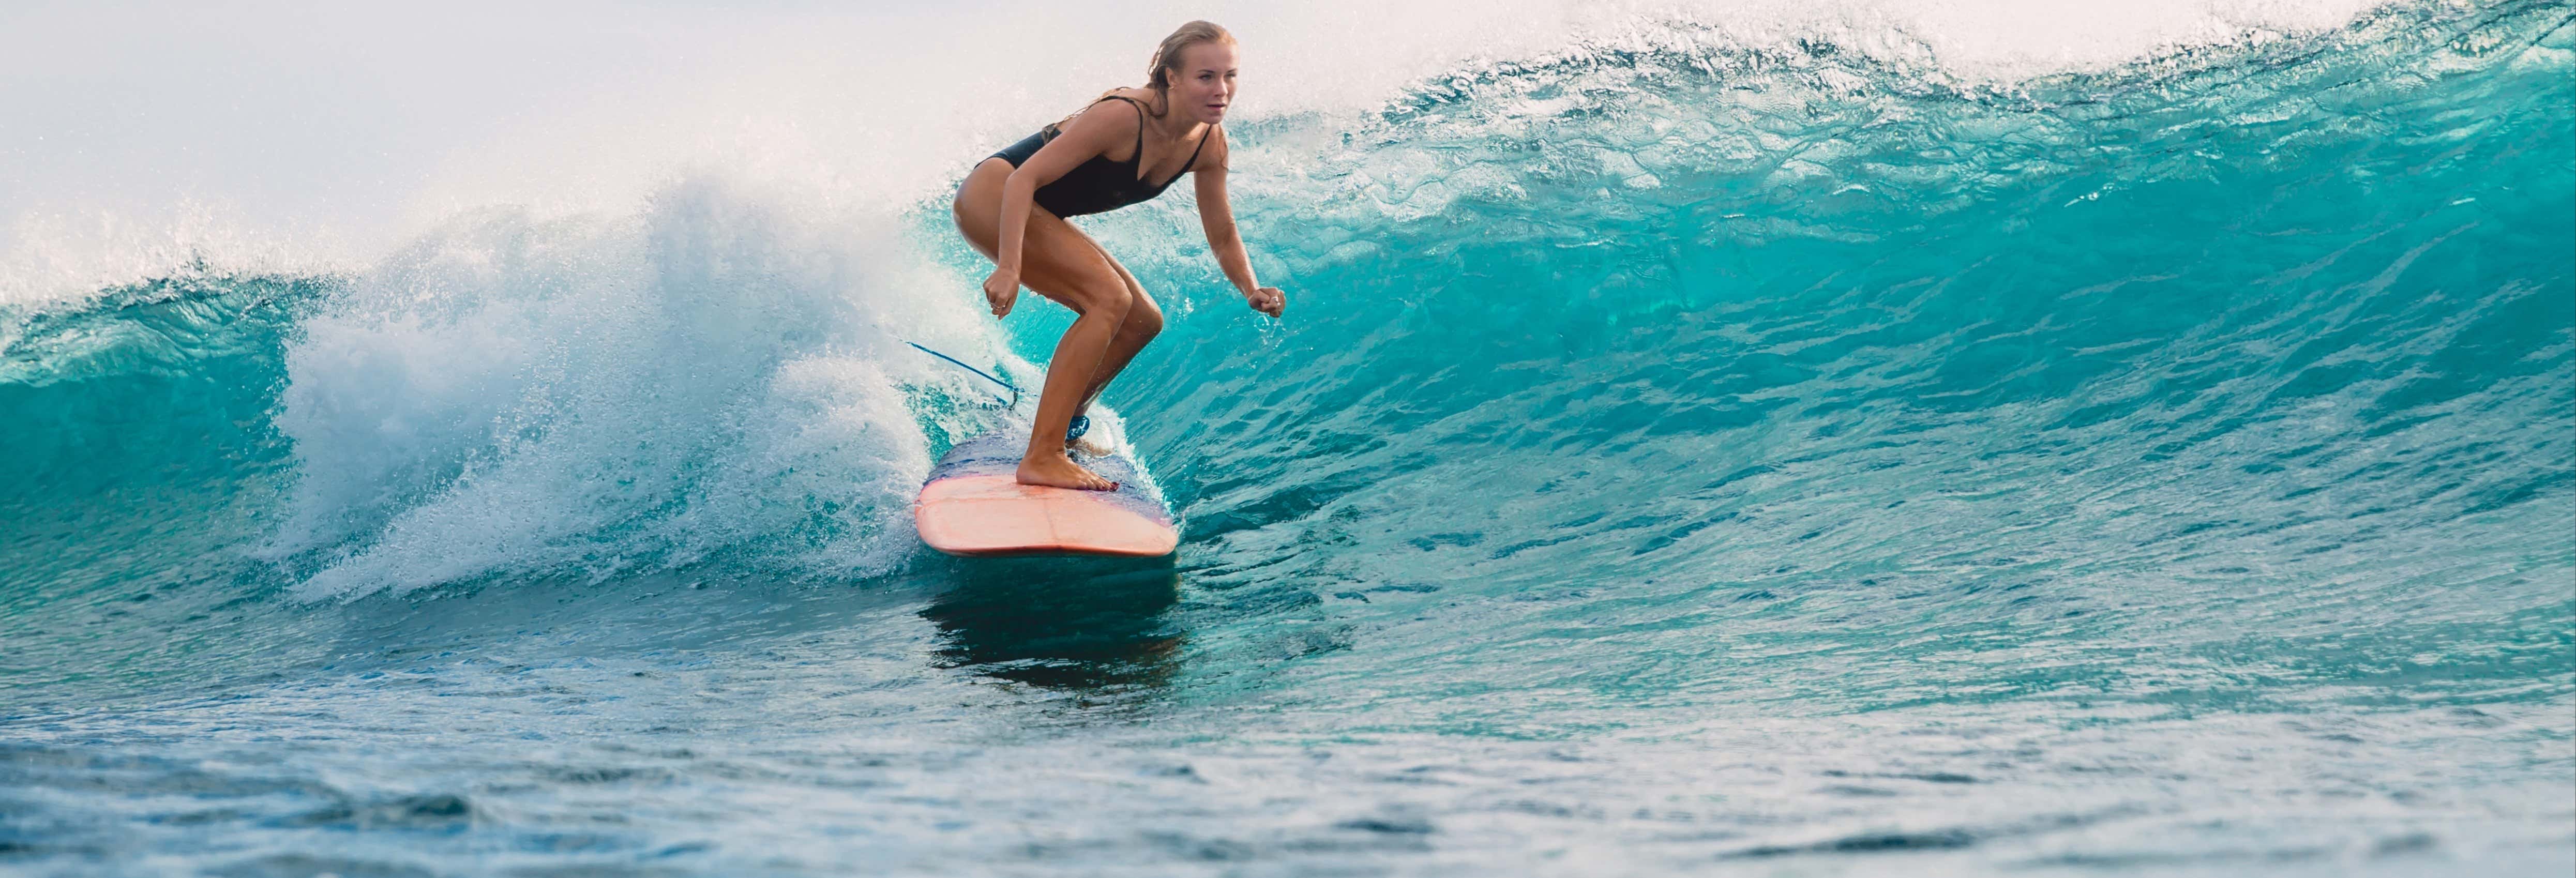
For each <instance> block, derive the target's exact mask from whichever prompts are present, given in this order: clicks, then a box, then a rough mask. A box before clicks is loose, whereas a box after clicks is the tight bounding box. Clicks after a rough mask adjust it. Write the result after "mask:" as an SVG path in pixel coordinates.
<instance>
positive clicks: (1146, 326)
mask: <svg viewBox="0 0 2576 878" xmlns="http://www.w3.org/2000/svg"><path fill="white" fill-rule="evenodd" d="M1127 331H1128V332H1130V333H1133V334H1135V335H1139V336H1142V337H1144V338H1146V339H1152V338H1153V337H1154V336H1157V335H1161V334H1163V309H1161V308H1157V307H1154V300H1152V299H1147V298H1143V297H1138V298H1137V299H1136V303H1135V304H1134V305H1131V306H1129V307H1128V309H1127Z"/></svg>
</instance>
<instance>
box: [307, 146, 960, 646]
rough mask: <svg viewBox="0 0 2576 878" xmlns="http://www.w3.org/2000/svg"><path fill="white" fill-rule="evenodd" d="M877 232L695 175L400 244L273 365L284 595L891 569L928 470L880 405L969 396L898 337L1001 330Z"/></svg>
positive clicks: (878, 221)
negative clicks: (919, 395) (625, 201)
mask: <svg viewBox="0 0 2576 878" xmlns="http://www.w3.org/2000/svg"><path fill="white" fill-rule="evenodd" d="M889 221H890V220H889V218H888V217H886V216H884V215H882V214H875V215H871V214H850V213H844V212H840V211H835V210H832V209H830V208H828V207H824V206H820V205H817V204H815V203H813V202H811V201H809V200H805V199H801V198H798V197H796V196H793V195H790V194H785V193H782V192H780V191H777V190H775V189H766V188H763V187H761V186H758V185H756V184H748V183H743V182H740V181H735V180H728V179H722V178H711V177H696V178H691V179H687V180H684V181H682V182H679V183H675V184H673V185H671V186H669V187H667V188H665V189H664V190H662V191H660V192H658V193H656V194H655V195H654V196H653V197H652V198H650V199H649V200H648V204H647V206H646V207H645V208H644V209H643V210H641V211H640V212H635V213H628V214H595V215H576V216H567V217H560V218H552V219H546V218H538V217H533V216H531V215H529V214H527V213H525V212H521V211H491V212H484V213H477V214H471V215H468V216H465V217H461V218H459V219H458V220H456V221H454V222H453V223H451V224H450V226H449V227H448V228H447V229H444V230H441V231H439V232H436V233H433V234H430V235H427V236H425V237H423V238H422V239H421V240H419V241H417V242H415V243H414V244H413V245H411V246H409V247H407V248H405V249H404V250H403V251H401V252H400V253H398V254H396V255H395V256H394V257H392V258H390V259H388V260H386V261H385V262H384V263H383V264H382V265H379V266H377V267H375V268H372V269H370V270H367V271H365V272H363V273H361V274H360V275H359V276H358V277H357V279H356V280H355V281H354V285H353V288H352V290H351V291H350V292H349V294H348V295H347V296H346V297H345V298H344V299H343V300H342V301H339V302H336V303H334V304H333V306H332V307H331V308H330V309H329V311H328V313H325V314H323V315H319V316H317V317H315V318H313V319H310V320H308V321H306V323H305V324H304V333H303V338H302V339H300V340H299V341H297V342H296V343H295V344H294V345H293V346H292V347H291V348H290V349H289V352H288V356H287V367H288V374H289V384H288V386H287V387H286V389H285V391H284V394H283V411H282V412H281V413H280V414H279V415H278V418H277V422H278V424H279V426H280V428H281V429H282V430H283V431H284V432H285V433H286V434H287V435H288V436H289V437H291V438H292V439H293V440H294V442H295V448H296V456H297V459H298V463H299V477H300V481H299V483H298V485H297V487H296V489H295V492H294V497H293V500H292V511H291V514H290V517H289V518H288V520H287V521H286V523H285V524H284V526H283V527H282V528H281V530H280V533H279V536H278V538H277V540H276V543H275V544H274V545H273V546H272V547H271V548H270V549H269V551H268V554H269V555H270V556H271V557H273V558H277V559H280V560H285V561H288V562H290V563H297V564H303V565H308V566H310V567H311V568H312V570H313V572H312V575H311V576H310V577H309V578H308V579H307V580H306V581H305V582H304V583H303V585H302V586H301V587H300V588H299V589H298V594H299V595H300V596H303V597H306V598H333V597H338V598H349V597H356V596H360V595H364V594H368V593H372V592H374V591H376V590H379V589H386V588H390V589H392V590H395V591H397V592H399V591H402V590H407V589H411V588H416V587H420V586H425V585H431V584H437V583H442V582H448V581H453V580H458V579H466V578H471V577H475V576H479V575H484V574H495V573H498V574H507V573H520V572H533V573H546V574H550V575H561V574H565V573H587V574H589V575H593V576H605V575H609V574H612V573H615V572H617V571H619V570H624V569H629V568H633V567H638V566H646V567H668V566H675V565H681V564H687V563H692V562H695V561H698V560H701V559H704V558H707V557H709V556H711V555H716V554H722V553H730V554H731V555H732V556H736V557H739V558H741V559H743V560H744V563H746V564H749V565H750V566H753V567H755V568H762V569H775V570H781V571H793V572H820V573H833V574H846V575H865V574H868V573H875V572H884V571H886V570H890V569H893V568H894V567H896V566H899V565H900V564H901V563H902V562H903V560H904V559H905V558H906V557H908V556H909V554H910V551H911V543H912V540H911V533H910V530H909V528H908V526H906V525H905V524H904V523H903V521H902V520H901V516H903V515H904V514H905V512H906V510H907V508H908V507H907V504H906V503H905V502H904V500H906V499H908V497H909V493H910V491H911V489H912V488H914V487H915V486H917V485H918V484H919V483H920V479H921V477H922V476H923V475H925V474H926V473H927V471H928V469H929V459H928V453H927V448H926V443H925V439H924V435H923V429H922V428H923V425H922V424H921V423H919V422H917V421H916V419H915V416H914V414H913V413H912V411H911V410H910V409H909V408H908V407H907V405H906V398H905V393H904V390H903V385H915V386H923V387H933V388H947V389H949V390H950V391H951V392H954V393H957V394H960V395H963V394H966V393H968V392H970V391H969V389H968V388H967V387H966V385H965V384H964V383H963V379H962V378H961V376H960V375H959V373H956V372H955V371H954V370H952V369H948V368H947V367H944V366H941V365H938V364H936V363H935V362H934V361H931V360H929V359H928V358H925V357H920V356H918V355H916V354H912V353H911V352H910V351H909V350H908V349H905V348H903V347H902V346H901V344H900V340H901V339H920V340H923V341H924V342H925V343H930V344H935V345H945V346H948V347H950V348H951V349H953V350H956V351H959V352H961V353H965V354H968V355H970V356H971V355H974V354H975V353H976V352H977V351H978V350H991V349H994V348H996V347H997V346H998V345H997V342H998V336H996V335H994V334H993V333H992V330H991V329H990V328H989V324H987V323H982V322H979V321H977V320H976V319H975V315H974V314H973V313H972V312H971V311H969V310H968V309H966V308H965V307H964V306H963V304H962V300H961V299H958V298H957V297H953V296H938V295H927V294H924V292H923V290H925V289H927V288H929V286H930V284H929V283H928V282H927V281H926V279H925V278H926V275H925V272H927V271H929V269H926V268H924V267H923V266H922V265H921V263H920V261H919V259H918V257H917V256H915V255H913V254H911V253H909V252H907V251H906V250H904V249H903V248H902V247H901V246H899V245H896V244H894V243H893V242H894V240H895V239H894V235H893V234H892V232H891V231H890V230H889V228H888V223H889ZM317 556H318V557H317Z"/></svg>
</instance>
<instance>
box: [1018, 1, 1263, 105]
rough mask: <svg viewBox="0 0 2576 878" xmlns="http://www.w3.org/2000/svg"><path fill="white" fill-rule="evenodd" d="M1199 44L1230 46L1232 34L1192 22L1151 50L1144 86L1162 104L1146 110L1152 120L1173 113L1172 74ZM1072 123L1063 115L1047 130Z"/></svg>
mask: <svg viewBox="0 0 2576 878" xmlns="http://www.w3.org/2000/svg"><path fill="white" fill-rule="evenodd" d="M1202 43H1224V44H1226V45H1233V44H1234V34H1233V33H1232V32H1229V31H1227V30H1226V29H1225V28H1223V27H1219V26H1218V25H1217V23H1216V22H1213V21H1193V22H1190V23H1188V24H1184V25H1181V26H1180V27H1179V28H1177V29H1175V30H1173V31H1172V35H1171V36H1167V37H1164V38H1163V42H1162V44H1161V45H1158V46H1155V47H1154V58H1153V60H1151V61H1148V62H1146V64H1145V87H1146V88H1150V89H1153V90H1154V94H1156V95H1158V96H1160V97H1161V98H1162V100H1161V101H1160V103H1161V104H1162V105H1163V108H1162V109H1160V110H1153V109H1151V108H1148V111H1149V112H1151V113H1153V115H1154V118H1157V119H1160V118H1162V117H1163V116H1164V115H1165V114H1168V113H1170V112H1171V111H1172V71H1174V70H1179V69H1180V68H1181V53H1182V52H1187V51H1189V50H1190V47H1191V46H1196V45H1199V44H1202ZM1117 94H1118V90H1117V89H1114V88H1113V89H1110V90H1108V91H1104V92H1101V93H1100V96H1099V97H1096V98H1092V99H1091V104H1098V103H1100V102H1101V101H1104V100H1108V99H1109V98H1111V97H1114V96H1116V95H1117ZM1091 104H1085V105H1083V109H1084V110H1088V109H1090V108H1091ZM1079 115H1082V110H1075V111H1074V116H1079ZM1071 121H1073V116H1066V117H1064V118H1063V119H1062V120H1059V121H1057V122H1056V123H1055V124H1053V125H1049V126H1047V128H1048V129H1049V130H1054V131H1062V130H1064V123H1066V122H1071Z"/></svg>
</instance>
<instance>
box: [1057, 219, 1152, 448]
mask: <svg viewBox="0 0 2576 878" xmlns="http://www.w3.org/2000/svg"><path fill="white" fill-rule="evenodd" d="M1091 247H1092V249H1094V250H1098V251H1099V252H1100V258H1101V259H1102V260H1103V261H1106V262H1108V263H1109V267H1110V268H1112V269H1115V270H1117V272H1118V279H1119V280H1120V281H1123V282H1125V283H1126V285H1127V293H1128V295H1129V296H1130V297H1131V304H1130V305H1129V306H1128V308H1127V319H1126V320H1124V321H1122V322H1120V323H1119V324H1118V332H1117V333H1116V334H1114V335H1112V336H1110V337H1109V349H1108V350H1107V351H1104V352H1102V353H1101V356H1100V368H1099V369H1097V370H1095V371H1093V372H1092V375H1091V383H1090V385H1089V386H1087V387H1085V388H1084V389H1083V393H1082V405H1081V406H1080V407H1079V408H1076V409H1075V410H1074V411H1075V412H1076V413H1077V414H1079V413H1081V412H1087V411H1090V410H1091V404H1092V402H1093V401H1095V400H1098V399H1099V398H1100V392H1101V391H1103V390H1107V389H1109V382H1110V380H1111V379H1114V378H1117V377H1118V373H1120V372H1122V371H1125V370H1126V369H1127V364H1128V363H1129V362H1132V361H1134V360H1135V359H1136V353H1137V352H1138V351H1142V350H1144V349H1145V345H1146V344H1147V343H1149V342H1152V341H1153V340H1154V336H1157V335H1161V334H1162V332H1163V309H1162V308H1161V307H1160V306H1157V305H1155V304H1154V297H1152V296H1149V295H1146V294H1145V286H1144V285H1143V284H1139V283H1137V282H1136V276H1135V275H1133V274H1129V273H1128V272H1127V266H1124V265H1120V264H1118V258H1117V257H1115V256H1111V255H1109V251H1108V250H1105V249H1102V248H1101V247H1100V243H1099V242H1097V241H1094V242H1091Z"/></svg>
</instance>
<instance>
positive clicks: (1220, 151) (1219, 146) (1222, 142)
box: [1199, 123, 1233, 171]
mask: <svg viewBox="0 0 2576 878" xmlns="http://www.w3.org/2000/svg"><path fill="white" fill-rule="evenodd" d="M1226 146H1227V141H1226V139H1225V125H1224V124H1223V123H1219V124H1217V125H1216V126H1215V127H1213V128H1212V129H1210V130H1209V131H1208V134H1207V156H1206V157H1205V158H1202V159H1200V160H1199V167H1202V168H1215V169H1217V170H1220V171H1222V170H1225V169H1227V168H1230V167H1233V165H1230V164H1227V163H1226V155H1227V153H1228V150H1227V149H1226Z"/></svg>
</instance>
